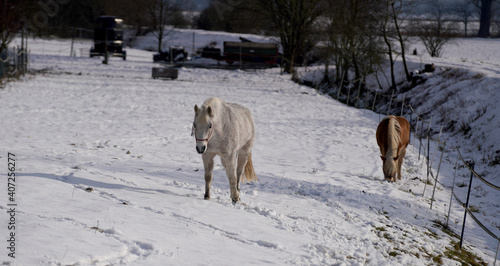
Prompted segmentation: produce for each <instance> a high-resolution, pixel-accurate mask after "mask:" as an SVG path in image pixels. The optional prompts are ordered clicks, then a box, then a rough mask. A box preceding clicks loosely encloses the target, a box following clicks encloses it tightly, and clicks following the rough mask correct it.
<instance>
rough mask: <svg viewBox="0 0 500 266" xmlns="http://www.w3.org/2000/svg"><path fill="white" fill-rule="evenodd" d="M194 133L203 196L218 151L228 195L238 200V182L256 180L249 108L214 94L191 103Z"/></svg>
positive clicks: (251, 118) (253, 137)
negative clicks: (202, 170)
mask: <svg viewBox="0 0 500 266" xmlns="http://www.w3.org/2000/svg"><path fill="white" fill-rule="evenodd" d="M194 113H195V114H194V121H193V135H194V137H195V139H196V150H197V151H198V153H199V154H201V157H202V159H203V165H204V167H205V199H206V200H208V199H210V183H211V182H212V171H213V168H214V157H215V155H219V156H220V157H221V162H222V165H223V166H224V168H226V175H227V178H228V179H229V188H230V190H231V199H232V200H233V202H234V203H236V202H237V201H239V199H240V197H239V191H240V182H241V180H242V178H243V177H244V178H245V179H246V180H247V181H253V180H257V176H256V175H255V172H254V169H253V165H252V145H253V142H254V139H255V126H254V121H253V117H252V114H251V113H250V111H249V110H248V109H247V108H245V107H243V106H241V105H239V104H236V103H226V102H224V101H223V100H221V99H219V98H216V97H213V98H209V99H207V100H206V101H205V102H204V103H203V105H202V106H201V107H198V105H195V106H194Z"/></svg>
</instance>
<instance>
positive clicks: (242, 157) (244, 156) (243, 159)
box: [236, 150, 250, 191]
mask: <svg viewBox="0 0 500 266" xmlns="http://www.w3.org/2000/svg"><path fill="white" fill-rule="evenodd" d="M249 155H250V153H248V152H247V151H243V150H242V151H240V153H239V154H238V167H237V168H236V189H238V191H240V183H241V179H242V178H243V170H244V169H245V165H246V164H247V162H248V156H249Z"/></svg>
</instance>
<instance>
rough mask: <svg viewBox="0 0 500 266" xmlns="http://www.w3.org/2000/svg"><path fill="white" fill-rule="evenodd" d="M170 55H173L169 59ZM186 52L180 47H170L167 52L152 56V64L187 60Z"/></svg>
mask: <svg viewBox="0 0 500 266" xmlns="http://www.w3.org/2000/svg"><path fill="white" fill-rule="evenodd" d="M170 54H172V55H173V57H172V58H170ZM187 55H188V53H187V51H186V50H185V49H184V47H182V46H171V47H170V49H169V50H168V51H165V52H163V51H162V52H159V53H156V54H154V55H153V61H154V62H174V63H178V62H182V61H186V60H187Z"/></svg>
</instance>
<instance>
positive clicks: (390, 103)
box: [387, 90, 394, 115]
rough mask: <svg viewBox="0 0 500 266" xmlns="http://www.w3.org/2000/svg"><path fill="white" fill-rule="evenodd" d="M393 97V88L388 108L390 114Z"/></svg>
mask: <svg viewBox="0 0 500 266" xmlns="http://www.w3.org/2000/svg"><path fill="white" fill-rule="evenodd" d="M392 97H394V90H392V93H391V100H390V101H389V108H388V109H387V115H389V114H390V113H391V107H392Z"/></svg>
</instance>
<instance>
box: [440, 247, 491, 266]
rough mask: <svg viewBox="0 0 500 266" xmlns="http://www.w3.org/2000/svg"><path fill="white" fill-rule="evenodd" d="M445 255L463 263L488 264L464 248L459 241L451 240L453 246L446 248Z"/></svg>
mask: <svg viewBox="0 0 500 266" xmlns="http://www.w3.org/2000/svg"><path fill="white" fill-rule="evenodd" d="M444 255H445V256H446V257H447V258H449V259H452V260H456V261H459V262H461V263H462V265H485V266H486V265H488V264H487V263H486V262H484V261H483V260H482V259H481V258H480V257H479V256H477V255H476V254H474V253H472V252H470V251H468V250H466V249H464V248H462V249H460V243H459V242H458V241H451V247H449V248H446V251H445V252H444Z"/></svg>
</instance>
